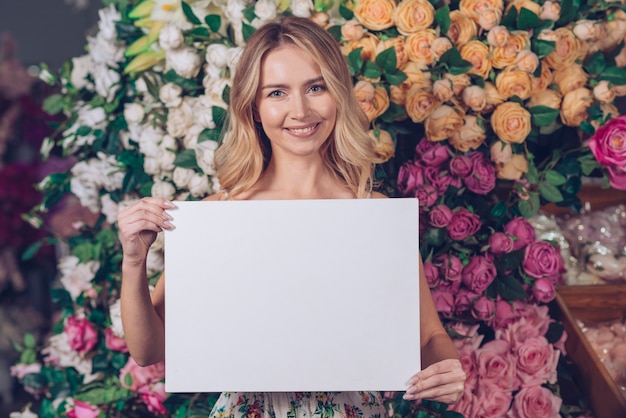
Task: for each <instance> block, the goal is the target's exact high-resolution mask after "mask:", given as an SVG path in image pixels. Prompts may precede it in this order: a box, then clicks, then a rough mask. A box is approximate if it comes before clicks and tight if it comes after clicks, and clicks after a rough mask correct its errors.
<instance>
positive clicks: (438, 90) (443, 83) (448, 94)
mask: <svg viewBox="0 0 626 418" xmlns="http://www.w3.org/2000/svg"><path fill="white" fill-rule="evenodd" d="M433 94H434V95H435V97H436V98H437V100H439V102H440V103H443V102H447V101H448V100H450V99H451V98H452V97H453V96H454V90H452V81H451V80H447V79H440V80H437V81H435V82H434V83H433Z"/></svg>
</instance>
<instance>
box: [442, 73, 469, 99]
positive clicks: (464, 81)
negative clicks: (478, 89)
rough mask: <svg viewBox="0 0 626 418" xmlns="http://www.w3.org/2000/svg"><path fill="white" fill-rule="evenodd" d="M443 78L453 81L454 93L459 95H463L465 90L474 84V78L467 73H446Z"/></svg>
mask: <svg viewBox="0 0 626 418" xmlns="http://www.w3.org/2000/svg"><path fill="white" fill-rule="evenodd" d="M443 78H445V79H447V80H450V81H452V89H453V90H454V95H455V96H457V97H461V95H462V94H463V90H465V88H466V87H467V86H469V85H470V84H472V79H471V78H470V76H469V75H467V74H458V75H453V74H450V73H446V74H444V76H443Z"/></svg>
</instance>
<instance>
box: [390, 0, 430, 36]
mask: <svg viewBox="0 0 626 418" xmlns="http://www.w3.org/2000/svg"><path fill="white" fill-rule="evenodd" d="M394 17H395V19H394V20H395V22H396V27H397V28H398V32H400V33H401V34H403V35H406V36H408V35H410V34H412V33H415V32H417V31H419V30H423V29H427V28H429V27H430V25H431V24H432V23H433V22H434V21H435V8H434V7H433V5H432V4H430V2H429V1H428V0H402V1H401V2H400V4H398V7H397V8H396V13H395V16H394Z"/></svg>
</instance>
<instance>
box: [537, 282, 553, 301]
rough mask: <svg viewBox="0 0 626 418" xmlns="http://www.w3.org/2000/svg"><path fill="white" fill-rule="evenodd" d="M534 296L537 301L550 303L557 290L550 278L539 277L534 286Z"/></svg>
mask: <svg viewBox="0 0 626 418" xmlns="http://www.w3.org/2000/svg"><path fill="white" fill-rule="evenodd" d="M532 292H533V296H534V297H535V299H536V300H537V302H541V303H548V302H551V301H552V300H553V299H554V298H555V297H556V290H554V285H553V284H552V282H551V281H550V280H547V279H537V280H535V283H533V287H532Z"/></svg>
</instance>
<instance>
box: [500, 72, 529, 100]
mask: <svg viewBox="0 0 626 418" xmlns="http://www.w3.org/2000/svg"><path fill="white" fill-rule="evenodd" d="M496 88H497V89H498V91H499V92H500V94H502V96H504V97H506V98H507V99H508V98H510V97H513V96H517V97H519V98H520V99H522V100H526V99H528V98H529V97H530V95H531V93H532V92H533V79H532V76H531V75H530V74H528V73H527V72H525V71H521V70H516V69H514V68H505V69H504V70H503V71H502V72H500V73H499V74H498V75H497V76H496Z"/></svg>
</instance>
